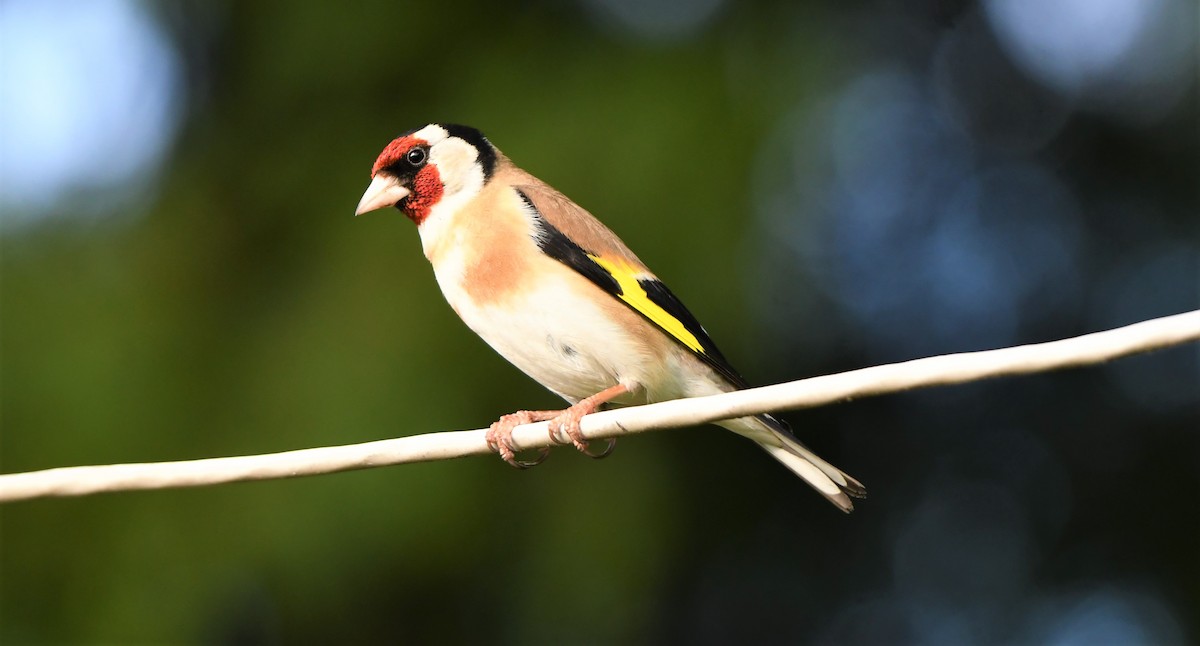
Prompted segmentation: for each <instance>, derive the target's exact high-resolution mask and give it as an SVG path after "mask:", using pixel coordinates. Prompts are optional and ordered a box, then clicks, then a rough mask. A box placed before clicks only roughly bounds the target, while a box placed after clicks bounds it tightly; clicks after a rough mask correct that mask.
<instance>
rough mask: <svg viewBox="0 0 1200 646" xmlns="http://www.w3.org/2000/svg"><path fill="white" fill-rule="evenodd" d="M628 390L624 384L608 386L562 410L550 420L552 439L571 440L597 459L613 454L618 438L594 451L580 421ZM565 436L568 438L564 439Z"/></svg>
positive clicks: (563, 442)
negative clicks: (601, 449) (581, 427)
mask: <svg viewBox="0 0 1200 646" xmlns="http://www.w3.org/2000/svg"><path fill="white" fill-rule="evenodd" d="M627 392H629V388H628V387H626V386H625V385H624V384H617V385H615V386H612V387H609V388H606V389H604V390H602V391H600V392H598V393H596V394H595V395H592V396H591V397H585V398H584V399H581V400H579V401H578V402H576V403H575V404H573V405H572V406H570V407H569V408H567V409H566V410H564V411H562V413H561V414H559V415H557V416H555V417H554V419H551V420H550V440H551V441H552V442H554V443H555V444H566V443H568V442H570V443H571V444H573V445H575V448H576V449H578V450H579V452H580V453H582V454H584V455H586V456H588V457H589V458H592V459H595V460H599V459H601V458H607V457H608V456H609V455H611V454H612V452H613V449H615V448H616V447H617V438H615V437H610V438H608V440H607V442H608V444H607V445H606V446H605V447H604V450H603V451H600V452H598V453H597V452H595V451H592V450H591V449H590V448H588V441H587V439H586V438H584V437H583V431H581V430H580V429H579V422H580V420H582V419H583V417H584V416H585V415H590V414H592V413H594V412H596V410H597V409H599V408H600V407H601V406H603V405H604V404H605V403H606V402H608V401H610V400H612V399H613V398H614V397H617V396H619V395H622V394H625V393H627ZM564 436H565V438H566V439H564Z"/></svg>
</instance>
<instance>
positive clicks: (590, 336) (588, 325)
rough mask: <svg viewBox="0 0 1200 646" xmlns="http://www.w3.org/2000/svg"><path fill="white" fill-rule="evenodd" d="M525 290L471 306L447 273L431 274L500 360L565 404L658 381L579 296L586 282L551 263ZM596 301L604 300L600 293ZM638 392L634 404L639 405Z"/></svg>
mask: <svg viewBox="0 0 1200 646" xmlns="http://www.w3.org/2000/svg"><path fill="white" fill-rule="evenodd" d="M547 261H548V262H552V263H555V266H554V267H553V268H552V269H553V270H552V271H548V272H545V273H544V274H543V275H542V277H541V278H540V279H538V280H536V281H531V285H530V287H531V288H530V289H527V290H523V291H522V293H520V294H519V295H516V296H513V297H511V298H509V299H507V300H506V301H505V302H503V303H501V304H492V305H483V306H480V305H477V304H476V303H474V302H472V301H471V299H469V298H467V297H466V295H465V293H463V291H462V289H461V287H460V286H459V285H458V283H457V280H456V279H457V276H455V275H454V272H445V271H438V272H436V274H437V278H438V284H439V285H440V286H441V287H442V292H443V293H444V294H445V296H446V300H447V301H449V303H450V305H451V306H452V307H453V308H454V309H455V311H456V312H458V315H459V316H460V317H462V319H463V321H464V322H465V323H466V324H467V326H468V327H470V328H471V329H472V330H474V331H475V333H476V334H478V335H479V336H480V337H482V338H483V340H484V341H486V342H487V343H488V345H490V346H492V348H494V349H495V350H496V351H497V352H499V353H500V355H501V356H503V357H504V358H505V359H507V360H508V361H509V362H511V363H512V364H513V365H515V366H516V367H517V368H519V369H520V370H521V371H522V372H524V373H525V374H527V375H529V376H530V377H532V378H533V379H535V380H536V381H538V382H539V383H541V384H542V385H543V386H545V387H546V388H549V389H550V390H552V391H554V392H555V393H558V394H559V395H561V396H562V397H563V398H565V399H567V400H568V401H570V402H576V401H578V400H580V399H583V398H584V397H587V396H589V395H594V394H596V393H598V392H600V391H601V390H604V389H605V388H608V387H609V386H613V385H615V384H617V383H624V384H626V385H628V386H631V387H635V388H639V389H640V387H641V386H643V385H647V384H651V383H656V382H658V381H660V378H659V376H658V373H660V372H661V371H662V369H663V367H662V366H661V365H659V364H658V362H657V360H656V358H655V357H653V356H652V355H651V353H650V351H649V349H648V348H646V347H643V346H642V345H641V344H640V343H639V342H638V340H637V339H636V338H635V337H633V336H632V335H631V334H629V333H628V331H626V330H624V329H623V328H621V327H620V326H619V325H618V324H617V322H615V321H613V320H611V319H609V318H608V317H607V315H606V313H605V311H604V309H603V308H601V307H599V306H598V305H597V304H596V303H595V302H594V301H592V300H591V299H589V298H587V297H585V296H583V295H581V294H580V291H579V289H580V287H581V286H583V287H586V288H588V289H591V286H590V283H586V279H584V278H582V277H581V276H578V274H576V273H575V272H574V271H572V270H571V269H569V268H567V267H565V266H561V265H558V264H557V263H556V262H555V261H553V260H549V259H547ZM602 296H604V295H603V294H602ZM644 398H645V394H644V393H642V394H641V396H640V397H638V398H637V399H639V400H641V401H644Z"/></svg>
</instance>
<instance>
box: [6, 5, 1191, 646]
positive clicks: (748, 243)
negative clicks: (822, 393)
mask: <svg viewBox="0 0 1200 646" xmlns="http://www.w3.org/2000/svg"><path fill="white" fill-rule="evenodd" d="M1196 25H1197V15H1196V6H1195V5H1194V3H1190V2H1188V1H1187V0H1155V1H1153V2H1142V1H1140V0H1096V2H1092V3H1079V2H1069V1H1066V0H1061V1H1059V0H1056V1H1053V2H1034V1H1033V0H1024V1H1012V2H1006V1H1003V0H996V1H994V2H982V3H973V2H958V1H951V0H941V1H939V0H920V1H918V2H903V3H901V2H890V1H883V0H880V1H875V2H867V3H855V4H854V6H853V7H847V6H846V5H845V3H837V2H832V1H830V2H812V3H797V2H767V1H752V2H736V3H735V2H729V1H728V0H691V1H689V2H674V1H672V0H647V1H636V0H577V1H575V2H565V3H564V2H523V3H513V4H506V3H492V2H445V3H431V2H426V3H416V2H371V3H366V2H364V3H349V4H346V3H343V4H342V5H341V8H335V3H320V2H291V3H266V2H261V3H233V2H199V1H195V2H184V1H173V2H154V3H150V2H145V3H138V2H120V1H116V0H111V1H107V0H106V1H96V2H69V1H54V2H40V1H37V0H7V1H5V2H2V3H0V66H2V68H0V72H2V74H0V83H2V85H0V109H2V110H3V111H2V112H0V154H2V157H0V213H2V220H0V223H2V225H3V229H2V242H0V254H2V258H0V270H2V273H0V371H2V372H0V415H2V417H0V424H2V426H0V431H2V435H0V470H2V471H3V472H18V471H26V470H34V469H42V468H50V467H56V466H67V465H77V464H103V463H112V462H140V461H156V460H182V459H191V458H201V457H211V456H229V455H240V454H248V453H263V452H272V451H280V450H286V449H293V448H301V447H311V446H322V445H332V444H344V443H353V442H363V441H369V440H375V439H381V438H388V437H395V436H399V435H407V434H413V433H422V432H429V431H435V430H450V429H463V428H479V427H482V426H486V425H487V424H488V423H490V422H491V421H493V420H494V419H495V418H497V417H498V416H499V415H501V414H503V413H506V412H511V411H512V410H515V409H518V408H545V407H553V406H555V405H556V404H557V403H558V402H556V400H555V398H554V397H553V396H552V395H550V394H548V393H546V392H545V391H544V390H542V389H541V388H540V387H539V386H537V384H535V383H533V382H532V381H530V380H529V379H527V378H525V377H524V376H522V375H521V374H520V373H518V372H517V371H516V370H515V369H514V368H511V367H510V366H508V365H507V364H506V363H505V362H504V361H503V360H502V359H500V358H499V357H498V356H497V355H495V354H494V353H493V352H492V351H491V350H490V349H489V348H488V347H487V346H486V345H485V344H484V343H483V342H482V341H480V340H478V339H477V338H476V337H474V336H473V335H472V334H471V333H470V332H469V331H468V330H467V329H466V328H465V326H463V325H462V324H461V323H460V322H459V321H458V320H457V319H456V317H455V316H454V314H453V313H452V312H451V311H450V309H449V308H448V307H447V306H446V305H445V303H444V301H443V300H442V298H441V295H440V294H439V293H438V290H437V287H436V284H435V282H434V280H433V276H432V272H431V271H430V269H429V267H428V265H427V263H426V261H425V259H424V258H423V257H422V256H421V253H420V246H419V243H418V239H417V235H416V232H415V231H413V230H412V225H411V224H410V223H409V222H408V221H407V220H406V219H405V218H403V217H402V216H401V215H399V214H398V213H391V212H381V213H375V214H371V215H369V216H364V217H360V218H357V219H356V218H353V217H351V213H352V212H353V209H354V205H355V204H356V203H357V201H358V199H359V196H360V195H361V192H362V190H363V189H364V188H365V186H366V184H367V181H368V179H369V178H368V171H369V169H370V166H371V163H372V161H373V160H374V158H375V156H376V154H377V153H378V152H379V150H380V149H381V148H382V147H383V146H384V145H385V144H386V143H387V142H388V141H389V140H390V139H391V138H392V137H394V136H395V135H397V134H399V133H400V132H402V131H404V130H407V129H409V128H412V127H414V126H419V125H422V124H425V123H428V122H431V121H444V122H459V123H466V124H470V125H473V126H476V127H478V128H480V129H481V130H483V131H484V132H485V133H486V134H487V135H488V136H489V137H490V138H491V140H492V141H493V142H494V143H495V144H496V145H497V146H499V147H500V148H501V149H502V150H503V151H505V153H507V154H508V155H509V156H510V157H511V158H512V159H514V160H515V161H516V162H517V163H518V164H519V165H521V166H522V167H524V168H526V169H527V170H529V171H531V172H533V173H534V174H536V175H538V176H539V177H541V178H543V179H545V180H546V181H548V182H550V183H551V184H552V185H554V186H555V187H557V188H559V189H560V190H562V191H564V192H565V193H566V194H567V195H569V196H571V197H572V198H573V199H574V200H575V201H577V202H578V203H580V204H581V205H583V206H585V207H586V208H588V209H590V210H591V211H592V212H594V213H595V214H597V215H598V216H599V217H601V218H602V219H603V220H605V221H606V222H607V223H608V224H609V225H610V226H611V227H612V228H613V229H614V230H616V231H617V232H618V233H619V234H621V235H622V237H623V238H624V239H625V241H626V242H627V243H628V244H629V245H630V246H631V247H632V248H633V249H635V250H636V251H637V252H638V253H639V255H640V256H641V257H642V258H643V260H645V261H646V262H647V263H649V264H650V265H651V266H652V267H654V268H655V270H656V272H657V273H658V274H659V275H660V276H661V277H662V278H663V279H664V280H665V281H666V282H667V283H668V284H670V285H671V286H672V288H673V290H674V291H675V292H676V293H677V294H679V295H680V296H681V298H683V300H684V301H685V302H687V303H688V305H689V307H690V308H691V309H692V310H693V312H694V313H695V314H696V315H697V316H698V317H699V318H700V319H701V320H703V321H704V322H705V325H706V327H707V328H708V330H709V331H710V332H711V333H712V335H713V336H714V337H715V338H716V340H717V341H718V343H719V344H720V345H721V346H722V348H723V350H724V352H725V354H727V355H728V356H729V357H730V358H731V360H732V361H733V362H734V363H735V365H738V366H739V367H740V368H741V370H742V371H743V372H744V373H746V375H747V376H748V377H749V378H750V380H751V381H753V382H760V383H766V382H777V381H783V380H788V379H793V378H799V377H804V376H809V375H813V374H820V373H826V372H832V371H838V370H846V369H852V368H856V367H862V366H866V365H873V364H877V363H883V362H888V361H896V360H903V359H908V358H914V357H919V356H925V355H930V354H939V353H946V352H956V351H965V350H977V349H985V348H992V347H1002V346H1006V345H1012V344H1017V343H1028V342H1036V341H1044V340H1050V339H1054V338H1060V337H1064V336H1070V335H1074V334H1081V333H1084V332H1088V331H1094V330H1099V329H1104V328H1108V327H1113V326H1116V325H1121V324H1126V323H1131V322H1134V321H1137V320H1142V319H1145V318H1149V317H1153V316H1160V315H1165V314H1171V313H1176V312H1180V311H1184V310H1188V309H1194V308H1196V307H1198V306H1200V295H1198V291H1197V283H1198V281H1200V262H1198V257H1200V235H1198V228H1197V215H1198V212H1200V199H1198V197H1197V186H1198V177H1200V167H1198V163H1197V159H1198V157H1197V155H1198V150H1200V135H1198V126H1197V117H1196V111H1197V99H1196V97H1197V90H1196V64H1197V56H1196V42H1197V39H1196V29H1197V27H1196ZM788 418H789V419H790V420H791V421H792V423H793V425H794V426H795V427H796V428H797V429H798V430H799V432H800V434H801V437H803V438H804V440H805V441H806V442H808V443H809V444H811V445H812V446H813V447H814V448H815V449H817V450H818V452H819V453H821V454H822V455H824V456H825V457H827V458H828V459H830V460H831V461H833V462H834V463H836V464H838V465H839V466H841V467H843V468H844V469H845V470H846V471H847V472H849V473H851V474H853V475H854V476H856V477H858V478H859V479H861V480H862V481H863V482H865V483H866V484H867V486H868V488H869V490H870V492H871V498H870V499H869V500H867V501H865V502H863V503H862V504H860V505H859V506H858V510H857V511H856V512H855V513H854V514H853V515H851V516H848V517H847V516H843V515H842V514H840V513H837V512H836V511H835V510H834V509H833V508H832V507H830V506H829V505H828V503H826V502H825V501H824V500H823V499H821V498H820V497H819V496H817V495H815V494H814V493H813V492H812V491H810V490H809V489H808V488H807V487H806V486H805V485H804V484H803V483H802V482H800V481H799V480H797V479H795V478H794V477H793V476H791V475H790V474H789V473H788V472H787V471H786V470H784V469H782V468H780V467H778V465H776V464H775V463H774V462H773V461H771V460H770V459H769V458H768V457H767V456H766V455H763V454H762V453H761V451H758V450H756V449H755V448H754V446H753V445H752V444H751V443H749V442H746V441H744V440H742V439H740V438H737V437H736V436H733V435H732V434H729V433H726V432H723V431H720V430H717V429H713V428H702V429H687V430H681V431H671V432H663V433H653V434H647V435H643V436H639V437H637V438H631V439H627V440H623V441H622V442H621V444H620V446H619V447H618V449H617V451H616V453H615V454H614V455H613V456H612V457H611V458H609V459H607V460H604V461H602V462H593V461H591V460H588V459H586V458H583V457H581V456H579V455H577V454H575V453H574V452H572V451H568V450H559V451H557V452H556V453H555V455H554V456H553V457H552V459H550V460H549V461H548V462H547V463H546V464H545V465H543V466H541V467H539V468H537V469H534V470H531V471H527V472H519V471H516V470H513V469H511V468H509V467H507V466H505V465H503V464H502V463H501V462H500V461H499V460H498V459H483V458H473V459H464V460H457V461H451V462H441V463H434V464H421V465H410V466H404V467H397V468H387V469H376V470H372V471H368V472H358V473H350V474H341V475H333V476H326V477H319V478H309V479H301V480H293V481H276V482H263V483H252V484H239V485H231V486H222V487H214V488H207V489H198V490H181V491H160V492H143V493H128V494H115V495H103V496H96V497H91V498H81V499H74V500H40V501H31V502H24V503H19V504H10V505H7V506H5V507H3V508H2V509H0V641H3V642H5V643H47V642H185V643H186V642H209V643H272V642H276V643H277V642H298V641H299V642H327V641H337V642H415V643H481V642H499V643H543V642H544V643H622V642H624V643H628V642H633V643H661V642H668V641H685V642H690V643H731V642H741V643H744V642H764V643H780V642H791V643H810V642H822V643H824V642H832V643H881V642H888V643H898V642H916V643H964V642H976V643H980V642H997V641H1006V642H1012V641H1016V642H1040V643H1095V642H1096V641H1098V640H1102V639H1109V640H1112V641H1114V642H1126V643H1136V642H1141V643H1147V642H1154V643H1173V642H1185V641H1194V640H1196V639H1197V638H1200V620H1198V619H1197V615H1196V612H1195V609H1196V608H1197V607H1200V553H1198V552H1197V550H1196V548H1195V542H1196V538H1197V536H1198V530H1200V523H1197V520H1198V516H1200V512H1198V511H1197V510H1198V509H1200V476H1198V475H1197V474H1198V473H1200V435H1198V434H1197V430H1198V426H1200V357H1198V354H1197V350H1196V347H1195V346H1194V345H1193V346H1191V347H1189V348H1182V349H1177V350H1172V351H1168V352H1163V353H1159V354H1156V355H1152V356H1150V357H1144V358H1137V359H1130V360H1123V361H1119V362H1116V363H1114V364H1112V365H1110V366H1106V367H1097V368H1093V369H1088V370H1078V371H1072V372H1067V373H1058V374H1049V375H1041V376H1036V377H1029V378H1022V379H1012V380H1005V381H1002V382H996V383H986V384H979V385H972V386H969V387H961V388H952V389H939V390H935V391H926V392H920V393H910V394H905V395H898V396H892V397H885V398H880V399H874V400H867V401H860V402H853V403H847V404H843V405H840V406H836V407H831V408H827V409H822V410H816V411H807V412H802V413H795V414H791V415H789V416H788Z"/></svg>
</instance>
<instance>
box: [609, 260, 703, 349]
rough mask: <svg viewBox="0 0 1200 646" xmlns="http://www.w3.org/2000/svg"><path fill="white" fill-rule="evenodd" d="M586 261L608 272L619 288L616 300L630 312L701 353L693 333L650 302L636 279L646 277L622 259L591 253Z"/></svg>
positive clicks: (698, 340) (700, 346) (701, 347)
mask: <svg viewBox="0 0 1200 646" xmlns="http://www.w3.org/2000/svg"><path fill="white" fill-rule="evenodd" d="M588 258H591V259H592V262H595V263H596V264H597V265H600V266H601V267H602V268H604V271H606V272H608V273H609V275H611V276H612V277H613V280H616V281H617V285H618V286H620V288H621V293H620V294H619V295H618V298H620V299H621V300H623V301H625V302H626V303H628V304H629V306H630V307H632V308H633V309H635V310H637V311H638V312H641V313H642V315H643V316H645V317H646V318H648V319H650V320H651V321H652V322H653V323H654V324H655V325H657V326H658V327H660V328H662V329H663V331H664V332H666V333H667V334H670V335H671V336H673V337H675V338H676V339H678V340H679V342H680V343H682V344H684V345H685V346H687V347H688V348H689V349H690V350H691V351H692V352H696V353H698V354H704V345H703V344H702V343H700V339H697V338H696V335H695V334H692V333H691V331H689V330H688V329H687V326H686V325H684V324H683V321H680V320H679V319H678V318H675V317H674V316H673V315H671V313H670V312H668V311H666V310H665V309H663V308H662V307H661V306H659V305H658V304H657V303H655V302H654V301H652V300H650V296H649V295H648V294H647V293H646V289H645V288H644V287H642V285H641V283H639V282H638V277H639V276H642V277H647V275H646V273H645V272H643V271H642V270H641V269H638V268H637V267H634V266H633V265H630V264H629V263H627V262H625V261H624V260H619V259H611V258H602V257H600V256H594V255H592V254H590V253H589V254H588Z"/></svg>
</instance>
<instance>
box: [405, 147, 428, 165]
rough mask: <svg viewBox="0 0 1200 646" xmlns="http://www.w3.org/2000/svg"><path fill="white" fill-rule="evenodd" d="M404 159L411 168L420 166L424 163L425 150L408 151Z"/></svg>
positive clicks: (414, 149)
mask: <svg viewBox="0 0 1200 646" xmlns="http://www.w3.org/2000/svg"><path fill="white" fill-rule="evenodd" d="M404 159H405V160H406V161H408V163H409V164H412V165H413V166H420V165H421V164H424V163H425V149H424V148H413V149H412V150H410V151H408V154H406V155H405V156H404Z"/></svg>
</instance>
